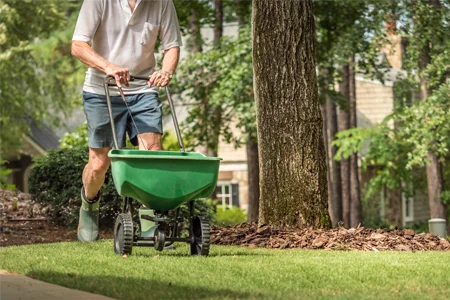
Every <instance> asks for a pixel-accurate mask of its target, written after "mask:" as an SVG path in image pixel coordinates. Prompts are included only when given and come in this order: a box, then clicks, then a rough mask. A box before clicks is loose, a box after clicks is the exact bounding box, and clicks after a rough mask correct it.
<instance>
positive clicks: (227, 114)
mask: <svg viewBox="0 0 450 300" xmlns="http://www.w3.org/2000/svg"><path fill="white" fill-rule="evenodd" d="M250 41H251V39H250V30H249V28H245V29H242V30H241V31H240V35H239V37H238V38H237V39H228V38H224V39H223V41H222V44H221V47H212V48H211V49H209V50H207V51H205V52H203V53H196V54H193V55H191V56H190V57H189V58H187V59H185V60H184V62H182V64H181V65H180V68H179V71H178V73H179V75H178V76H177V82H176V85H177V86H178V87H179V90H178V92H179V93H181V91H185V92H184V93H181V96H182V99H183V100H184V101H185V102H186V103H187V104H190V105H191V108H190V110H189V116H188V117H187V119H186V120H185V122H184V124H183V125H184V130H185V132H186V136H187V137H188V139H191V140H192V141H195V142H194V143H193V144H192V145H191V146H192V147H196V146H199V145H207V146H208V148H210V149H215V150H217V145H216V144H208V143H211V141H214V140H215V138H217V137H218V136H221V137H223V138H224V139H225V140H226V141H228V142H235V143H236V144H237V145H239V144H240V143H241V142H242V139H245V137H246V135H256V122H255V119H256V115H255V107H254V99H253V69H252V56H251V53H252V51H251V42H250ZM205 99H206V101H205ZM218 107H219V108H221V111H222V114H221V115H220V116H216V115H215V114H214V113H213V112H214V111H217V108H218ZM234 121H237V124H236V125H235V126H236V127H237V128H239V129H240V130H241V132H243V133H244V135H243V136H233V134H232V130H231V126H232V122H234Z"/></svg>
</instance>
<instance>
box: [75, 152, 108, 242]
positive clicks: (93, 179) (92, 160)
mask: <svg viewBox="0 0 450 300" xmlns="http://www.w3.org/2000/svg"><path fill="white" fill-rule="evenodd" d="M109 149H110V148H100V149H93V148H90V149H89V161H88V163H87V165H86V166H85V167H84V170H83V189H82V190H81V207H80V218H79V220H78V230H77V236H78V240H79V241H80V242H83V243H90V242H94V241H96V240H98V239H99V231H100V230H99V226H98V225H99V224H98V220H99V210H100V201H99V199H98V197H97V195H98V191H99V190H100V188H101V187H102V185H103V182H104V181H105V175H106V171H108V168H109V165H110V164H111V161H110V159H109V157H108V151H109Z"/></svg>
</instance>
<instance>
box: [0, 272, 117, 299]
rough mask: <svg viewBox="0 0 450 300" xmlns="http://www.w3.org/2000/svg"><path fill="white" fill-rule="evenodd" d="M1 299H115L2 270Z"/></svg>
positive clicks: (0, 274)
mask: <svg viewBox="0 0 450 300" xmlns="http://www.w3.org/2000/svg"><path fill="white" fill-rule="evenodd" d="M0 299H1V300H43V299H45V300H60V299H64V300H80V299H83V300H85V299H86V300H91V299H92V300H114V299H112V298H108V297H105V296H101V295H96V294H91V293H87V292H82V291H77V290H72V289H68V288H65V287H62V286H58V285H54V284H50V283H46V282H43V281H39V280H35V279H31V278H29V277H26V276H23V275H17V274H10V273H8V272H6V271H3V270H0Z"/></svg>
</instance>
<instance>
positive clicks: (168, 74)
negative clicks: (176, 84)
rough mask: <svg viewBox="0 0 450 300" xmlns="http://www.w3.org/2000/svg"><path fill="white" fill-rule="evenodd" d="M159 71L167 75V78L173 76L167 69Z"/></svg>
mask: <svg viewBox="0 0 450 300" xmlns="http://www.w3.org/2000/svg"><path fill="white" fill-rule="evenodd" d="M161 72H162V73H164V74H166V76H167V77H168V78H169V79H172V78H173V73H171V72H168V71H165V70H162V71H161Z"/></svg>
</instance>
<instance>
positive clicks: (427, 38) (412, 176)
mask: <svg viewBox="0 0 450 300" xmlns="http://www.w3.org/2000/svg"><path fill="white" fill-rule="evenodd" d="M391 9H392V10H393V11H395V12H396V18H397V19H398V20H400V21H401V24H402V26H401V30H402V31H403V32H404V33H406V34H408V35H409V43H408V44H407V49H406V53H407V56H406V57H405V62H404V68H405V70H406V71H407V76H406V77H405V78H403V79H402V80H400V81H398V82H396V84H395V86H394V98H395V99H394V101H395V102H394V104H395V105H394V113H393V114H391V115H390V116H388V117H387V118H385V120H384V121H383V122H382V123H381V124H379V125H376V126H374V127H373V128H370V129H364V128H357V129H352V130H349V131H345V132H341V133H339V134H338V139H337V141H336V142H335V145H337V146H338V147H339V152H338V154H337V157H336V158H337V159H340V158H341V157H348V156H349V155H350V154H351V153H353V152H359V153H363V154H364V157H363V159H362V162H363V167H364V168H367V166H369V165H372V166H378V167H379V168H380V169H379V170H378V172H377V175H376V176H375V178H373V179H372V180H371V181H370V184H369V187H368V189H367V192H366V197H370V196H371V195H373V194H374V193H375V192H377V191H380V190H381V189H382V188H384V186H386V187H388V188H389V189H398V188H401V187H402V182H403V183H405V186H412V187H413V188H414V190H420V189H423V188H424V187H425V182H426V180H424V178H423V174H424V172H423V170H424V167H425V166H426V164H427V162H428V161H427V154H428V153H434V154H436V155H437V156H438V158H439V159H440V162H441V164H442V165H443V166H444V178H445V180H444V182H446V184H447V185H448V184H449V179H450V177H449V175H450V172H449V171H448V169H449V167H448V164H446V162H447V161H448V157H449V147H450V145H449V143H450V139H449V137H450V127H449V123H448V118H449V117H450V115H449V111H450V106H449V105H450V102H449V100H448V99H449V97H450V85H449V83H448V82H447V83H446V82H445V81H446V80H445V75H446V73H447V72H448V65H449V64H448V60H449V58H450V55H449V52H448V49H449V46H450V44H449V42H448V39H446V38H445V36H446V35H448V32H449V30H450V28H449V26H450V22H449V18H450V2H449V1H447V0H445V1H440V6H439V8H437V7H436V6H433V5H431V4H430V3H429V2H428V1H423V0H420V1H415V2H411V1H398V2H397V3H395V5H394V7H391ZM428 45H430V47H429V50H430V57H429V58H428V59H429V63H428V65H426V67H425V68H424V69H423V71H422V72H423V74H421V76H422V77H426V78H427V79H428V83H429V86H428V88H429V89H430V91H431V95H429V97H428V98H426V99H424V100H422V101H420V102H419V101H417V99H418V96H417V94H418V89H419V78H418V76H417V75H418V70H422V67H423V66H421V64H423V60H424V59H427V58H426V57H424V54H423V53H422V52H421V51H422V49H423V48H424V46H428ZM449 190H450V186H445V190H444V192H443V193H442V194H441V197H440V198H441V201H443V202H447V201H448V200H447V199H449V198H450V197H449V196H448V195H449V192H448V191H449Z"/></svg>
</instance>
